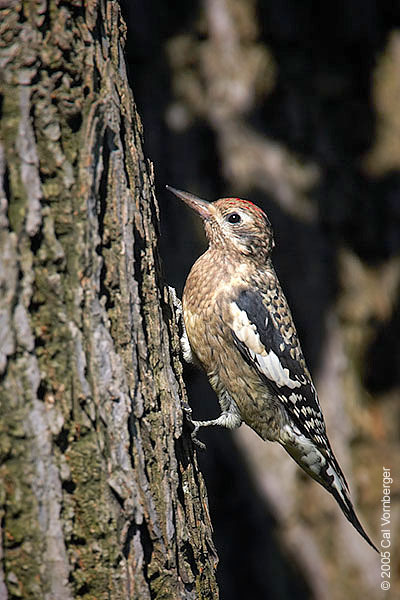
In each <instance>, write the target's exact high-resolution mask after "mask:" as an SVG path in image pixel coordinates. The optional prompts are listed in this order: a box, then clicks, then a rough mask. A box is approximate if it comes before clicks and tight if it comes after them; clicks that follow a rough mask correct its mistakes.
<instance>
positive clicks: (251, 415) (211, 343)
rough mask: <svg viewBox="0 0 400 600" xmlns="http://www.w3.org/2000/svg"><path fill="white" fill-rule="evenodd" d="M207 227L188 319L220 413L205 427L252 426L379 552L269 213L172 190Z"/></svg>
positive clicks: (189, 347) (185, 305)
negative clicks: (331, 421) (327, 410)
mask: <svg viewBox="0 0 400 600" xmlns="http://www.w3.org/2000/svg"><path fill="white" fill-rule="evenodd" d="M167 189H168V190H170V191H171V192H172V193H174V194H175V195H176V196H178V198H180V199H181V200H183V201H184V202H185V203H186V204H187V205H188V206H189V207H190V208H192V209H193V210H194V211H195V212H196V213H197V214H199V215H200V217H201V218H202V220H203V224H204V228H205V232H206V236H207V238H208V242H209V247H208V249H207V251H206V252H205V253H204V254H203V255H202V256H200V258H199V259H198V260H197V261H196V263H195V264H194V266H193V267H192V269H191V271H190V273H189V276H188V278H187V280H186V284H185V288H184V292H183V298H182V311H183V321H184V326H185V329H186V335H187V341H186V343H184V344H183V351H184V358H185V359H186V360H187V361H188V362H195V363H198V364H199V365H200V366H201V367H202V368H203V369H204V371H205V372H206V374H207V376H208V378H209V381H210V383H211V386H212V387H213V389H214V391H215V392H216V394H217V396H218V399H219V403H220V406H221V411H222V412H221V414H220V416H219V417H218V418H217V419H213V420H210V421H193V425H194V426H195V431H194V433H196V432H197V431H198V429H199V428H200V427H207V426H210V425H220V426H222V427H227V428H228V429H234V428H236V427H239V426H240V425H241V424H242V422H245V423H246V424H247V425H249V426H250V427H251V428H252V429H253V430H254V431H255V432H256V433H257V434H258V435H259V436H260V437H261V438H262V439H263V440H266V441H274V442H278V443H279V444H281V445H282V446H283V448H284V449H285V450H286V451H287V452H288V453H289V454H290V456H291V457H292V458H293V459H294V460H295V461H296V462H297V463H298V465H299V466H300V467H301V468H302V469H303V470H304V471H305V472H306V473H308V475H310V476H311V477H312V478H313V479H315V480H316V481H317V482H318V483H320V484H321V485H322V486H323V487H325V488H326V489H327V490H328V492H330V493H331V494H332V495H333V496H334V498H335V499H336V501H337V502H338V504H339V506H340V508H341V509H342V511H343V513H344V515H345V516H346V517H347V519H348V520H349V521H350V523H351V524H352V525H353V526H354V527H355V528H356V529H357V531H358V532H359V533H360V534H361V535H362V537H363V538H364V539H365V540H366V541H367V542H368V543H369V544H370V546H372V548H374V549H375V550H376V551H377V552H378V550H377V548H376V547H375V545H374V544H373V543H372V541H371V540H370V538H369V537H368V535H367V533H366V532H365V531H364V529H363V527H362V525H361V523H360V521H359V520H358V518H357V516H356V513H355V511H354V508H353V505H352V502H351V499H350V493H349V488H348V485H347V482H346V479H345V477H344V475H343V472H342V470H341V468H340V466H339V464H338V461H337V460H336V458H335V455H334V454H333V451H332V448H331V445H330V443H329V440H328V437H327V433H326V427H325V421H324V417H323V414H322V411H321V407H320V404H319V401H318V396H317V392H316V390H315V387H314V384H313V382H312V379H311V375H310V372H309V370H308V368H307V365H306V362H305V360H304V356H303V352H302V350H301V346H300V342H299V339H298V337H297V332H296V328H295V325H294V322H293V318H292V315H291V312H290V309H289V306H288V303H287V300H286V298H285V296H284V293H283V291H282V288H281V286H280V283H279V280H278V278H277V275H276V273H275V270H274V267H273V265H272V261H271V253H272V250H273V248H274V237H273V231H272V227H271V223H270V222H269V219H268V217H267V215H266V214H265V213H264V212H263V211H262V210H261V209H260V208H259V207H257V206H255V205H254V204H253V203H252V202H249V201H247V200H242V199H239V198H222V199H220V200H217V201H215V202H207V201H205V200H202V199H201V198H198V197H196V196H194V195H192V194H189V193H188V192H184V191H181V190H177V189H175V188H173V187H170V186H167Z"/></svg>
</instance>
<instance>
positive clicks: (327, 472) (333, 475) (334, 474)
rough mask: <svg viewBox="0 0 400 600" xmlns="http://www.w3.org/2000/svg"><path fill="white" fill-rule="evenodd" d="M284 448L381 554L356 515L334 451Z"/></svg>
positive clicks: (286, 446)
mask: <svg viewBox="0 0 400 600" xmlns="http://www.w3.org/2000/svg"><path fill="white" fill-rule="evenodd" d="M308 441H309V440H308ZM284 448H285V450H286V451H287V452H288V453H289V454H290V455H291V456H292V458H294V460H295V461H296V462H297V464H298V465H299V466H300V467H301V468H302V469H304V471H306V473H308V474H309V475H310V476H311V477H312V478H313V479H315V480H316V481H318V483H320V484H321V485H322V486H323V487H324V488H325V489H326V490H328V492H330V493H331V494H332V496H333V497H334V498H335V500H336V502H337V503H338V504H339V506H340V508H341V509H342V511H343V513H344V515H345V517H346V518H347V519H348V520H349V521H350V523H351V524H352V525H353V527H355V529H357V531H358V533H359V534H360V535H361V536H362V537H363V538H364V539H365V541H366V542H368V544H369V545H370V546H371V547H372V548H373V549H374V550H376V552H379V550H378V548H377V547H376V546H375V544H374V543H373V542H372V541H371V539H370V538H369V536H368V534H367V533H366V531H365V530H364V528H363V526H362V525H361V523H360V521H359V519H358V517H357V515H356V513H355V510H354V507H353V504H352V502H351V499H350V492H349V487H348V485H347V482H346V479H345V476H344V475H343V472H342V469H341V468H340V466H339V463H338V462H337V460H336V458H335V455H334V454H333V452H332V449H331V448H330V447H329V448H326V449H325V448H324V449H323V450H322V449H320V448H317V447H316V446H315V445H314V444H313V448H312V452H311V451H309V452H308V453H304V446H303V447H302V448H303V451H302V452H301V453H299V447H298V446H297V445H295V446H292V445H288V444H285V445H284ZM311 456H312V457H313V460H310V458H309V457H311Z"/></svg>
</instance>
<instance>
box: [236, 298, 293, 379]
mask: <svg viewBox="0 0 400 600" xmlns="http://www.w3.org/2000/svg"><path fill="white" fill-rule="evenodd" d="M230 309H231V316H232V324H231V327H232V330H233V331H234V333H235V335H236V337H237V338H238V340H239V341H241V342H242V343H243V344H245V346H246V348H247V350H248V352H249V354H250V356H251V358H252V359H253V360H254V361H255V362H256V363H257V366H258V368H259V370H260V371H261V373H263V374H264V375H265V376H266V377H268V379H270V380H271V381H273V382H274V383H276V385H277V386H278V387H283V386H286V387H288V388H290V389H293V388H298V387H300V386H301V385H302V383H304V382H300V381H297V380H293V379H291V378H290V372H289V369H287V368H286V367H284V366H283V365H282V363H281V361H280V360H279V357H278V356H277V355H276V354H275V352H274V351H273V350H269V351H268V350H267V349H266V348H265V347H264V345H263V344H262V343H261V340H260V336H259V334H258V332H257V327H256V326H255V324H254V323H251V321H250V319H249V317H248V316H247V313H246V311H245V310H241V309H240V308H239V306H238V305H237V304H236V302H231V304H230Z"/></svg>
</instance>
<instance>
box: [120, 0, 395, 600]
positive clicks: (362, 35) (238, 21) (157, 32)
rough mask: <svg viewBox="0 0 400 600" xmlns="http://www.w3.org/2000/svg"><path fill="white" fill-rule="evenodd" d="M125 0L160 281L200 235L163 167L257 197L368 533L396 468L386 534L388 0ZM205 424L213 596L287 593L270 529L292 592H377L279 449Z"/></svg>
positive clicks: (207, 412) (363, 561) (200, 411)
mask: <svg viewBox="0 0 400 600" xmlns="http://www.w3.org/2000/svg"><path fill="white" fill-rule="evenodd" d="M122 6H123V10H124V15H125V18H126V20H127V23H128V31H129V32H130V34H129V35H128V46H127V56H128V61H129V65H130V69H129V75H130V78H131V82H132V87H133V88H134V90H135V98H136V101H137V103H138V105H139V107H140V111H141V115H142V117H143V123H144V131H145V148H146V149H147V153H148V155H149V157H150V159H151V160H152V161H153V162H154V166H155V173H156V190H157V198H158V201H159V203H160V213H161V233H162V236H161V254H162V258H163V266H164V270H165V273H166V277H167V280H168V282H169V283H170V284H173V285H175V286H176V287H177V289H178V292H179V293H180V292H181V290H182V287H183V283H184V279H185V276H186V275H187V273H188V271H189V269H190V267H191V265H192V264H193V262H194V260H195V258H197V256H198V255H199V254H200V253H201V252H202V251H203V249H204V247H205V241H204V238H203V234H202V232H201V225H200V223H198V221H197V219H196V217H194V216H193V215H191V214H189V211H188V210H187V209H186V208H184V207H183V206H181V205H180V204H178V202H177V201H176V200H175V199H174V198H171V197H170V196H169V195H168V194H167V193H166V192H165V191H164V185H165V184H166V183H168V184H171V185H173V186H176V187H178V188H181V189H186V190H188V191H190V192H192V193H195V194H198V195H199V196H201V197H204V198H206V199H208V200H213V199H216V198H218V197H223V196H242V197H245V198H249V199H251V200H252V201H254V202H255V203H257V204H259V205H260V206H262V208H264V209H265V211H266V212H267V213H268V215H269V216H270V219H271V221H272V224H273V227H274V230H275V236H276V243H277V247H276V250H275V254H274V260H275V265H276V267H277V270H278V272H279V276H280V279H281V282H282V284H283V286H284V288H285V291H286V294H287V296H288V299H289V303H290V305H291V307H292V309H293V313H294V317H295V320H296V323H297V327H298V330H299V335H300V338H301V340H302V344H303V349H304V352H305V355H306V358H307V361H308V363H309V366H310V368H311V370H312V372H313V374H314V378H315V380H316V383H317V387H318V390H319V393H320V400H321V404H322V406H323V409H324V413H325V416H326V420H327V426H328V431H329V435H330V438H331V441H332V443H333V445H334V448H335V449H336V453H337V455H338V458H339V460H340V462H341V464H342V466H343V468H344V471H345V473H346V474H347V478H348V481H349V484H350V487H351V490H352V494H353V498H354V501H355V504H356V506H357V508H358V512H359V514H360V518H361V520H362V521H363V523H364V524H365V526H366V529H367V530H368V531H369V532H370V534H371V536H372V538H373V539H374V541H376V542H377V543H378V545H379V543H380V536H381V533H380V517H381V515H382V509H381V507H382V503H381V498H382V468H383V466H389V467H391V469H392V473H393V475H394V478H395V483H394V484H393V489H392V494H393V496H392V517H393V520H392V534H393V533H394V530H395V529H396V527H397V529H398V524H399V520H400V504H399V491H400V487H399V485H400V483H399V481H400V480H399V477H398V474H399V473H400V444H399V434H398V431H399V424H400V394H399V385H400V304H399V302H400V260H399V251H400V109H399V106H400V104H399V100H400V9H399V5H398V4H396V3H391V2H382V3H376V2H372V1H367V2H360V1H359V0H350V1H349V2H339V3H334V4H330V5H326V4H321V5H318V4H317V5H316V4H315V3H313V2H310V1H305V2H296V1H294V0H291V1H289V2H285V3H282V2H279V1H275V0H258V1H257V0H204V1H198V2H191V3H187V2H177V1H175V2H168V3H165V2H161V1H157V0H153V1H152V2H149V3H147V4H146V5H145V6H144V5H143V3H142V2H138V1H133V2H127V1H124V2H123V3H122ZM186 379H187V381H189V382H190V385H189V398H190V402H191V404H192V405H193V406H194V413H195V415H196V417H197V416H198V417H199V418H209V417H211V416H213V415H216V414H217V413H218V408H217V402H216V398H215V397H214V395H213V393H212V392H211V391H209V387H208V385H207V383H206V382H205V378H204V377H203V376H202V375H201V374H199V373H197V372H195V371H193V370H191V369H187V371H186ZM201 437H202V438H203V439H204V440H205V441H206V442H207V453H205V454H204V455H202V456H201V457H200V464H201V466H202V468H203V472H204V473H205V476H206V482H207V486H208V491H209V498H210V508H211V515H212V520H213V524H214V528H215V541H216V545H217V548H218V551H219V555H220V565H219V568H218V577H219V582H220V589H221V596H222V597H223V598H229V599H230V600H231V599H236V598H243V597H258V598H286V597H290V595H289V596H288V595H287V593H286V592H285V572H286V570H287V565H286V566H285V563H282V562H281V561H280V560H278V559H277V558H276V555H275V550H276V548H277V545H278V546H279V547H280V548H281V549H283V554H284V556H286V557H287V558H288V559H289V561H290V563H291V564H292V565H293V566H294V568H295V569H297V570H298V572H301V573H302V574H303V575H302V577H298V581H299V584H300V582H302V583H301V584H300V586H301V590H300V589H299V590H298V592H297V595H296V597H310V595H311V596H314V597H316V598H332V599H340V598H359V597H361V596H362V597H365V598H375V597H378V596H379V597H380V594H381V593H382V592H381V590H380V581H381V580H380V572H379V565H378V563H379V560H378V558H377V557H376V556H374V553H373V552H371V551H370V549H369V548H368V547H367V545H366V544H365V543H364V542H363V540H362V539H361V538H359V537H358V536H357V535H355V534H354V531H352V528H351V527H350V526H349V524H348V523H347V522H346V521H345V519H343V516H342V515H341V514H340V511H339V510H338V508H337V507H336V506H335V503H334V502H333V501H332V499H331V498H330V497H329V496H328V495H327V494H326V493H325V492H324V490H322V489H319V487H318V486H317V485H316V484H315V483H314V482H312V481H309V480H307V479H305V478H304V477H303V475H302V473H301V472H300V470H299V469H298V468H297V467H296V465H294V464H292V463H291V461H290V460H288V458H287V456H285V455H284V453H283V452H282V451H281V448H279V447H277V448H276V447H274V446H273V445H271V444H269V445H268V444H265V443H263V442H262V441H261V440H259V439H257V436H255V435H254V433H253V432H252V431H250V430H249V429H248V428H247V427H245V426H243V427H241V428H240V429H239V430H238V431H237V432H235V433H234V434H232V435H231V434H230V433H228V432H225V431H221V430H218V431H217V430H215V431H204V433H203V432H202V433H201ZM396 524H397V525H396ZM394 541H395V543H396V544H397V546H396V547H395V548H392V550H393V552H392V589H391V592H389V594H391V593H392V594H393V596H392V597H397V596H398V595H399V593H400V590H399V587H398V586H399V583H398V582H397V583H396V581H395V579H396V576H398V573H399V568H400V563H399V556H400V552H399V545H398V544H399V542H398V540H397V541H396V540H394ZM393 578H394V579H393ZM304 584H305V587H304Z"/></svg>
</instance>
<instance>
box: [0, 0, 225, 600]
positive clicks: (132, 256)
mask: <svg viewBox="0 0 400 600" xmlns="http://www.w3.org/2000/svg"><path fill="white" fill-rule="evenodd" d="M0 12H1V15H0V40H1V42H0V43H1V46H0V68H1V70H2V71H1V86H2V91H1V104H0V107H1V116H0V119H1V120H0V132H1V133H0V374H1V375H0V376H1V388H0V394H1V395H0V411H1V413H0V414H1V420H0V455H1V467H0V469H1V470H0V518H1V540H0V541H1V544H0V557H1V562H0V598H1V600H3V599H7V598H8V599H11V598H32V599H33V598H34V599H35V600H37V599H39V598H45V599H48V600H50V599H54V600H68V599H70V598H78V597H84V598H86V599H90V598H93V599H94V598H96V599H101V598H112V599H113V600H114V599H119V598H121V599H122V598H124V599H127V598H129V599H130V598H138V599H139V598H140V599H141V600H144V599H146V598H157V599H159V598H174V599H175V598H193V599H194V598H217V597H218V591H217V586H216V581H215V566H216V562H217V558H216V553H215V549H214V546H213V541H212V537H211V532H212V528H211V523H210V518H209V514H208V505H207V496H206V491H205V486H204V482H203V479H202V477H201V474H200V473H199V471H198V468H197V463H196V460H195V458H194V456H193V451H192V446H191V443H190V442H188V439H189V438H188V437H187V434H185V433H183V418H182V410H181V403H182V399H184V397H185V391H184V387H183V382H182V371H181V364H180V361H179V340H178V337H177V333H176V327H175V324H174V315H173V309H172V306H171V303H170V300H169V297H168V293H167V291H166V288H165V287H164V285H163V283H162V278H161V276H160V266H159V262H158V254H157V235H158V212H157V210H158V209H157V204H156V202H155V199H154V194H153V173H152V165H151V163H149V161H147V160H146V159H145V157H144V155H143V151H142V129H141V124H140V120H139V117H138V115H137V113H136V111H135V107H134V103H133V99H132V94H131V91H130V89H129V87H128V83H127V77H126V71H125V59H124V53H123V47H124V34H125V25H124V23H123V21H122V19H121V15H120V10H119V6H118V4H117V2H115V1H111V0H109V1H107V2H106V1H105V0H86V1H83V0H81V1H79V0H75V1H74V2H72V1H71V2H68V3H64V2H60V1H59V0H49V1H48V2H45V1H39V0H38V1H37V2H24V3H23V2H18V1H13V0H9V1H7V0H2V1H1V3H0Z"/></svg>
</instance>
